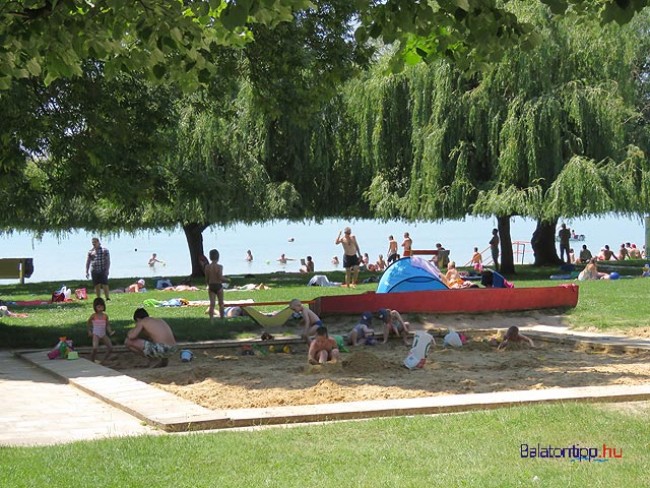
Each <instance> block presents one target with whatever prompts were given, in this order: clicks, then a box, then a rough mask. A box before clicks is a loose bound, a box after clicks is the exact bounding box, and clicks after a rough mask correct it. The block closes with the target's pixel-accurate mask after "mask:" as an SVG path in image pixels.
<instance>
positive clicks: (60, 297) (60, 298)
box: [52, 291, 65, 303]
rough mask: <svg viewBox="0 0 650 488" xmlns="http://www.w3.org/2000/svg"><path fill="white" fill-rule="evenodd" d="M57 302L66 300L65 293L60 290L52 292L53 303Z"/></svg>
mask: <svg viewBox="0 0 650 488" xmlns="http://www.w3.org/2000/svg"><path fill="white" fill-rule="evenodd" d="M56 302H65V295H64V294H63V293H61V292H60V291H55V292H54V293H52V303H56Z"/></svg>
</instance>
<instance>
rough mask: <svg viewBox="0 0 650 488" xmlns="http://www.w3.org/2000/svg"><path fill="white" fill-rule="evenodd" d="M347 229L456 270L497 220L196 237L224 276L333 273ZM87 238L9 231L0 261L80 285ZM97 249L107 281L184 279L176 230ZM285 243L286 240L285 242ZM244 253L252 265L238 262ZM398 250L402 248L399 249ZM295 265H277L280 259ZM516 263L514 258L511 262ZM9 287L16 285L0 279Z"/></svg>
mask: <svg viewBox="0 0 650 488" xmlns="http://www.w3.org/2000/svg"><path fill="white" fill-rule="evenodd" d="M566 223H567V225H568V226H569V227H570V228H572V229H574V230H575V232H576V233H577V234H584V235H585V236H586V240H585V241H584V242H575V243H572V244H574V246H575V248H576V252H577V250H578V249H579V248H580V247H581V245H582V244H587V246H588V247H589V249H591V251H592V252H593V253H594V254H596V253H597V251H598V250H599V249H600V248H601V247H602V246H603V245H605V244H609V246H610V247H611V248H612V249H613V250H617V249H618V248H619V247H620V245H621V243H623V242H633V243H636V245H637V246H638V247H639V248H641V247H642V246H643V244H645V226H644V222H643V221H642V220H640V219H630V218H618V217H608V218H604V219H586V220H574V221H570V220H567V221H566ZM347 225H349V226H350V227H352V232H353V234H355V235H356V236H357V240H358V242H359V246H360V248H361V252H362V253H368V255H369V256H370V260H371V262H374V261H376V260H377V257H378V256H379V254H383V255H384V257H386V251H387V249H388V236H389V235H390V234H392V235H393V236H394V237H395V239H396V240H397V241H398V243H399V244H401V242H402V240H403V234H404V232H409V233H410V235H411V238H412V239H413V248H414V249H432V248H434V247H435V244H436V242H440V243H442V245H443V246H444V247H445V248H446V249H450V250H451V254H450V258H451V259H452V260H455V261H456V263H457V264H458V265H464V264H465V263H467V262H468V261H469V260H470V258H471V256H472V252H473V248H474V246H476V247H478V248H479V250H481V251H483V250H484V249H486V248H487V247H488V241H489V240H490V237H491V230H492V229H493V228H494V227H495V226H496V219H476V218H468V219H466V220H464V221H450V222H442V223H409V222H403V221H387V222H382V221H376V220H357V221H342V220H325V221H323V222H321V223H313V222H308V223H295V222H288V221H277V222H273V223H269V224H265V225H253V226H248V225H235V226H232V227H229V228H219V227H216V228H210V229H207V230H206V231H204V232H203V243H204V249H205V253H206V255H207V253H208V251H209V250H210V249H212V248H217V249H219V252H220V254H221V259H220V262H221V263H222V264H223V266H224V272H225V274H226V275H235V274H245V273H252V274H255V273H269V272H273V271H287V272H296V271H298V270H299V269H300V258H305V257H306V256H307V255H310V256H312V257H313V259H314V262H315V265H316V271H330V270H334V269H340V267H339V268H337V267H336V266H334V265H333V264H331V259H332V257H333V256H339V259H341V256H342V249H341V246H340V245H338V246H337V245H335V244H334V241H335V239H336V236H337V235H338V232H339V230H341V229H343V228H344V227H345V226H347ZM534 229H535V222H534V221H532V220H525V219H521V218H513V219H512V223H511V236H512V240H513V241H530V238H531V235H532V233H533V231H534ZM92 237H93V234H90V233H88V232H85V231H83V232H75V233H71V234H69V235H66V236H64V237H60V238H59V237H56V236H54V235H52V234H46V235H45V236H44V237H43V238H42V239H40V240H39V239H35V238H33V237H32V235H31V234H29V233H14V234H11V235H5V236H2V237H0V246H1V249H2V251H0V257H32V258H34V268H35V270H34V274H33V275H32V277H31V278H29V279H28V282H38V281H59V282H61V283H73V284H76V283H77V282H81V281H84V280H85V261H86V254H87V252H88V250H89V249H90V248H91V244H90V239H91V238H92ZM99 237H100V239H101V241H102V245H103V246H105V247H106V248H108V249H109V251H110V253H111V277H113V278H123V277H142V278H145V279H146V278H152V277H154V276H186V275H188V274H189V273H190V271H191V266H190V258H189V251H188V248H187V242H186V240H185V234H184V233H183V231H182V229H178V230H177V231H174V232H160V233H151V232H141V233H137V234H135V235H127V234H122V235H120V236H111V235H99ZM290 239H293V240H292V242H290ZM248 249H250V250H251V251H252V254H253V257H254V259H253V261H252V262H247V261H246V260H245V256H246V251H247V250H248ZM400 250H401V248H400ZM154 252H155V253H157V254H158V258H159V259H161V260H163V261H164V262H165V265H164V266H163V265H160V264H158V265H157V266H156V267H155V268H153V269H152V268H150V267H149V266H148V264H147V262H148V260H149V258H150V257H151V254H152V253H154ZM282 253H284V254H286V256H287V257H288V258H292V259H294V261H289V262H288V263H287V264H285V265H282V264H280V263H279V262H278V261H277V259H278V257H279V256H280V254H282ZM532 260H533V258H532V254H531V253H530V245H527V246H526V254H525V255H524V263H530V262H532ZM518 262H521V258H520V259H519V260H518ZM0 282H2V283H15V280H0Z"/></svg>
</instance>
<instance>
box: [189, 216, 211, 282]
mask: <svg viewBox="0 0 650 488" xmlns="http://www.w3.org/2000/svg"><path fill="white" fill-rule="evenodd" d="M207 227H208V226H207V225H206V224H197V223H191V224H185V225H184V226H183V232H185V239H186V240H187V247H188V248H189V250H190V259H191V260H192V274H191V277H192V278H200V277H203V276H205V274H204V273H203V268H204V267H205V265H206V264H207V262H206V261H207V259H206V257H205V253H204V251H203V231H204V230H205V229H206V228H207Z"/></svg>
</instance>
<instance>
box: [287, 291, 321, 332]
mask: <svg viewBox="0 0 650 488" xmlns="http://www.w3.org/2000/svg"><path fill="white" fill-rule="evenodd" d="M289 308H290V309H291V310H293V311H294V312H296V313H299V314H301V315H302V320H301V321H300V323H301V324H303V330H302V334H301V335H300V337H302V338H303V339H305V340H306V341H309V338H310V337H313V336H314V334H316V331H317V330H318V328H319V327H322V326H323V321H322V320H321V319H320V317H319V316H318V315H316V314H315V313H314V312H312V311H311V310H309V309H308V308H305V306H304V305H303V304H302V303H301V302H300V300H298V299H297V298H294V299H293V300H291V301H290V302H289Z"/></svg>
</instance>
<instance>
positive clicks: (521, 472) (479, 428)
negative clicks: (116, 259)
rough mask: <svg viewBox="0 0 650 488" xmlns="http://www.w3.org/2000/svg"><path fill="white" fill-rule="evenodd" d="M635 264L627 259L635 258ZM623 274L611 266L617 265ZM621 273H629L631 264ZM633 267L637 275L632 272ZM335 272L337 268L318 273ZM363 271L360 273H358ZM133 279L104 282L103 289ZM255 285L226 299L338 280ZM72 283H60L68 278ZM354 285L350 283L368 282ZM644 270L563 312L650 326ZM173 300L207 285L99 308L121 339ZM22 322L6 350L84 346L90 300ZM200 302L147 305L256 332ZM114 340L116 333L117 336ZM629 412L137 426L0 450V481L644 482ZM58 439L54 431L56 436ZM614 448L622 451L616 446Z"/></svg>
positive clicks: (38, 287) (306, 293)
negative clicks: (528, 451) (603, 457)
mask: <svg viewBox="0 0 650 488" xmlns="http://www.w3.org/2000/svg"><path fill="white" fill-rule="evenodd" d="M634 271H636V268H634ZM555 272H556V270H554V269H533V268H531V267H521V268H519V269H518V273H517V275H516V276H514V277H512V281H514V282H515V285H516V286H518V287H528V286H556V285H558V284H561V283H562V282H558V281H551V280H548V278H547V276H549V275H550V274H553V273H555ZM621 274H623V273H621ZM630 274H633V273H632V272H631V273H630ZM634 274H636V273H634ZM328 276H329V278H330V279H331V280H336V281H342V274H341V273H338V274H337V273H328ZM366 277H367V275H366ZM132 281H133V280H132V279H124V280H112V281H111V286H112V287H119V286H125V285H128V284H129V283H131V282H132ZM248 282H256V283H259V282H264V283H267V284H269V285H270V286H271V287H272V289H271V290H267V291H256V292H232V293H228V294H227V299H228V300H239V299H243V298H253V299H254V300H256V301H275V300H281V301H288V300H289V299H291V298H293V297H298V298H301V299H303V300H308V299H310V298H314V297H317V296H320V295H323V294H335V293H348V290H347V289H340V288H320V287H307V286H305V282H306V279H305V277H304V276H300V275H264V276H257V277H256V278H254V279H249V280H246V279H243V278H241V279H235V280H233V284H234V285H238V284H244V283H248ZM77 285H82V283H79V284H70V283H68V286H69V287H71V288H74V287H76V286H77ZM60 286H61V283H35V284H27V285H24V286H19V285H16V286H4V287H0V294H1V295H0V298H1V299H2V300H5V301H9V300H34V299H47V298H48V297H49V296H50V295H51V293H52V291H54V290H56V289H58V288H59V287H60ZM375 286H376V285H375V284H367V285H361V286H359V288H357V292H359V293H360V292H363V291H367V290H374V289H375ZM649 292H650V280H645V279H630V280H625V279H621V280H616V281H599V282H581V283H580V300H579V303H578V306H577V307H576V308H575V309H573V310H568V311H564V313H565V316H566V319H567V321H568V322H569V323H570V324H572V325H573V326H575V327H580V328H584V327H597V328H598V329H602V330H625V329H632V328H634V327H639V326H641V327H647V326H649V325H650V324H649V320H650V319H649V318H648V317H650V313H649V312H650V303H649V302H650V301H648V300H647V297H648V294H649ZM177 295H180V296H183V297H185V298H187V299H190V300H205V299H207V293H206V292H205V291H198V292H183V293H182V294H176V293H170V292H155V291H150V292H147V294H146V295H136V294H130V295H114V296H113V299H112V300H111V301H110V302H109V305H108V314H109V315H110V317H111V321H112V322H113V325H114V327H115V328H116V330H117V331H118V334H119V336H120V337H123V336H124V334H125V333H126V330H127V329H128V328H129V327H131V326H132V320H131V316H132V314H133V310H134V309H135V308H136V307H138V306H140V305H141V303H142V300H143V299H144V298H156V299H160V300H165V299H169V298H173V297H176V296H177ZM10 309H11V310H12V311H15V312H23V311H24V312H27V313H29V317H28V318H22V319H19V318H10V317H4V318H2V319H0V340H1V341H2V344H4V346H5V347H51V346H53V345H54V343H56V340H57V338H58V336H59V335H68V336H69V337H72V338H73V339H76V338H78V340H79V341H81V343H83V344H86V343H87V338H86V335H85V321H86V319H87V317H88V316H89V315H90V313H91V309H92V305H91V300H88V301H85V302H74V303H71V304H64V305H50V306H46V307H37V308H25V309H21V308H19V307H11V306H10ZM204 312H205V309H204V308H203V307H183V308H155V309H152V314H155V315H157V316H160V317H163V318H165V319H166V320H168V321H169V322H170V323H171V324H172V326H173V328H174V331H175V333H176V335H177V336H178V337H179V339H181V340H201V339H215V338H226V337H228V338H233V337H241V336H246V335H253V334H254V335H257V334H258V333H259V329H258V328H257V326H255V325H254V324H253V323H252V322H250V321H249V320H248V319H245V318H242V319H235V320H230V321H227V323H226V321H224V322H221V321H217V322H216V324H210V323H209V320H208V319H207V316H206V315H205V314H204ZM119 342H120V339H119V338H118V339H116V340H115V343H119ZM640 405H642V408H640V409H637V410H636V411H633V412H630V411H629V410H626V409H618V408H616V407H612V406H608V407H604V406H599V405H587V404H576V403H572V402H569V403H563V404H557V405H537V406H527V407H518V408H503V409H497V410H491V411H485V412H474V413H467V414H459V415H442V416H436V417H426V416H422V417H412V418H408V417H402V418H387V419H377V420H368V421H360V422H343V423H334V424H323V425H309V426H302V427H292V428H272V429H263V430H257V431H237V432H235V431H232V432H231V431H226V432H216V433H207V434H203V433H201V434H198V433H195V434H190V435H174V436H167V435H165V436H145V437H137V438H126V439H108V440H101V441H89V442H77V443H73V444H68V445H61V446H52V447H34V448H1V447H0V453H1V455H2V469H1V470H0V486H11V487H44V486H50V487H58V486H61V487H64V486H65V487H69V486H72V485H77V486H107V487H111V486H115V487H141V486H142V487H146V486H165V487H167V486H169V487H230V486H232V487H238V488H240V487H248V486H277V487H291V486H301V487H302V486H313V487H330V486H334V487H353V486H356V487H375V486H381V487H410V486H413V487H420V486H468V487H474V486H476V487H519V486H532V487H542V486H543V487H571V486H575V487H583V486H588V487H600V486H603V487H604V486H608V487H609V486H617V487H618V486H621V487H623V486H625V487H642V486H650V474H649V473H650V454H649V452H650V427H649V426H650V422H649V421H650V406H648V404H646V403H641V404H640ZM61 435H62V437H65V432H62V433H61ZM522 444H528V445H529V446H536V445H537V444H540V445H541V446H552V447H571V446H573V445H578V446H579V447H590V448H594V447H598V448H601V447H602V445H603V444H606V445H607V446H609V447H613V448H616V449H617V451H618V450H619V449H622V457H621V458H619V459H610V460H607V461H606V462H598V461H591V462H586V461H575V460H574V461H572V460H570V459H529V458H528V459H525V458H522V457H521V446H522ZM618 452H620V451H618Z"/></svg>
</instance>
